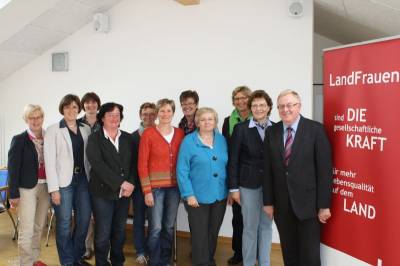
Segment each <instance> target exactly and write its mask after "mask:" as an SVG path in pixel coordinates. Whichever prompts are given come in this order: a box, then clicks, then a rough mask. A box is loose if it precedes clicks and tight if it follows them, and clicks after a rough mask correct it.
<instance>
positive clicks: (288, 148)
mask: <svg viewBox="0 0 400 266" xmlns="http://www.w3.org/2000/svg"><path fill="white" fill-rule="evenodd" d="M292 130H293V129H292V128H291V127H288V128H287V129H286V131H287V135H286V141H285V160H284V163H285V165H286V166H287V165H288V164H289V158H290V155H291V154H292V144H293V136H292Z"/></svg>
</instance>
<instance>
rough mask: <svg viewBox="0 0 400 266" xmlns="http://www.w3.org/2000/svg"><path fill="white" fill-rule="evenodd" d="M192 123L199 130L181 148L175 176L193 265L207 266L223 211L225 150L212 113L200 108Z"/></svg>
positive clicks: (211, 258) (213, 251)
mask: <svg viewBox="0 0 400 266" xmlns="http://www.w3.org/2000/svg"><path fill="white" fill-rule="evenodd" d="M195 123H196V126H197V127H198V129H197V130H196V131H194V132H193V133H191V134H189V135H187V136H186V137H185V138H184V140H183V142H182V144H181V148H180V150H179V156H178V163H177V176H178V185H179V189H180V192H181V196H182V198H183V199H184V200H185V205H186V207H187V211H188V219H189V225H190V232H191V235H192V237H191V240H192V265H196V266H200V265H204V266H210V265H215V261H214V254H215V249H216V247H217V239H218V233H219V229H220V228H221V224H222V221H223V219H224V215H225V209H226V197H227V195H228V186H227V172H226V167H227V162H228V149H227V145H226V141H225V138H224V137H223V136H222V135H221V134H220V133H219V132H218V131H217V130H216V126H217V123H218V117H217V113H216V112H215V111H214V110H213V109H211V108H207V107H203V108H200V109H199V110H198V111H197V113H196V117H195Z"/></svg>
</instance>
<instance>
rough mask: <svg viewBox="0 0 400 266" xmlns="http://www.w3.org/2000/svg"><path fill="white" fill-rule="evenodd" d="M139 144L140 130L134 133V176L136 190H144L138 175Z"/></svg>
mask: <svg viewBox="0 0 400 266" xmlns="http://www.w3.org/2000/svg"><path fill="white" fill-rule="evenodd" d="M139 143H140V134H139V130H136V131H135V132H133V133H132V174H133V176H134V179H135V190H136V189H142V185H141V184H140V178H139V173H138V159H139Z"/></svg>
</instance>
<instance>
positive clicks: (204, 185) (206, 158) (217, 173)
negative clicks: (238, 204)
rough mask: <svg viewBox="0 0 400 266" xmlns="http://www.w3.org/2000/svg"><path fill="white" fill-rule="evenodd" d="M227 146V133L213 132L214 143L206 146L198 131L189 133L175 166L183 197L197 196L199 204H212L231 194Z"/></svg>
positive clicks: (180, 149)
mask: <svg viewBox="0 0 400 266" xmlns="http://www.w3.org/2000/svg"><path fill="white" fill-rule="evenodd" d="M227 163H228V147H227V145H226V141H225V138H224V136H222V134H220V133H219V132H218V131H217V130H215V131H214V143H213V147H212V148H210V147H208V146H206V145H204V144H203V143H202V142H201V140H200V138H199V133H198V130H196V131H194V132H193V133H190V134H189V135H187V136H186V137H185V138H184V139H183V141H182V144H181V146H180V148H179V155H178V162H177V166H176V172H177V179H178V185H179V190H180V193H181V197H182V198H184V199H186V198H187V197H189V196H195V197H196V199H197V201H198V202H199V203H204V204H209V203H214V202H215V201H217V200H218V201H219V200H223V199H225V198H226V197H227V195H228V184H227V169H226V168H227Z"/></svg>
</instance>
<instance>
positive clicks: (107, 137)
mask: <svg viewBox="0 0 400 266" xmlns="http://www.w3.org/2000/svg"><path fill="white" fill-rule="evenodd" d="M103 132H104V137H105V138H106V139H109V140H112V138H111V137H110V135H108V132H107V131H106V129H105V128H104V127H103ZM120 136H121V130H119V129H118V133H117V137H116V138H115V139H119V137H120Z"/></svg>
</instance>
